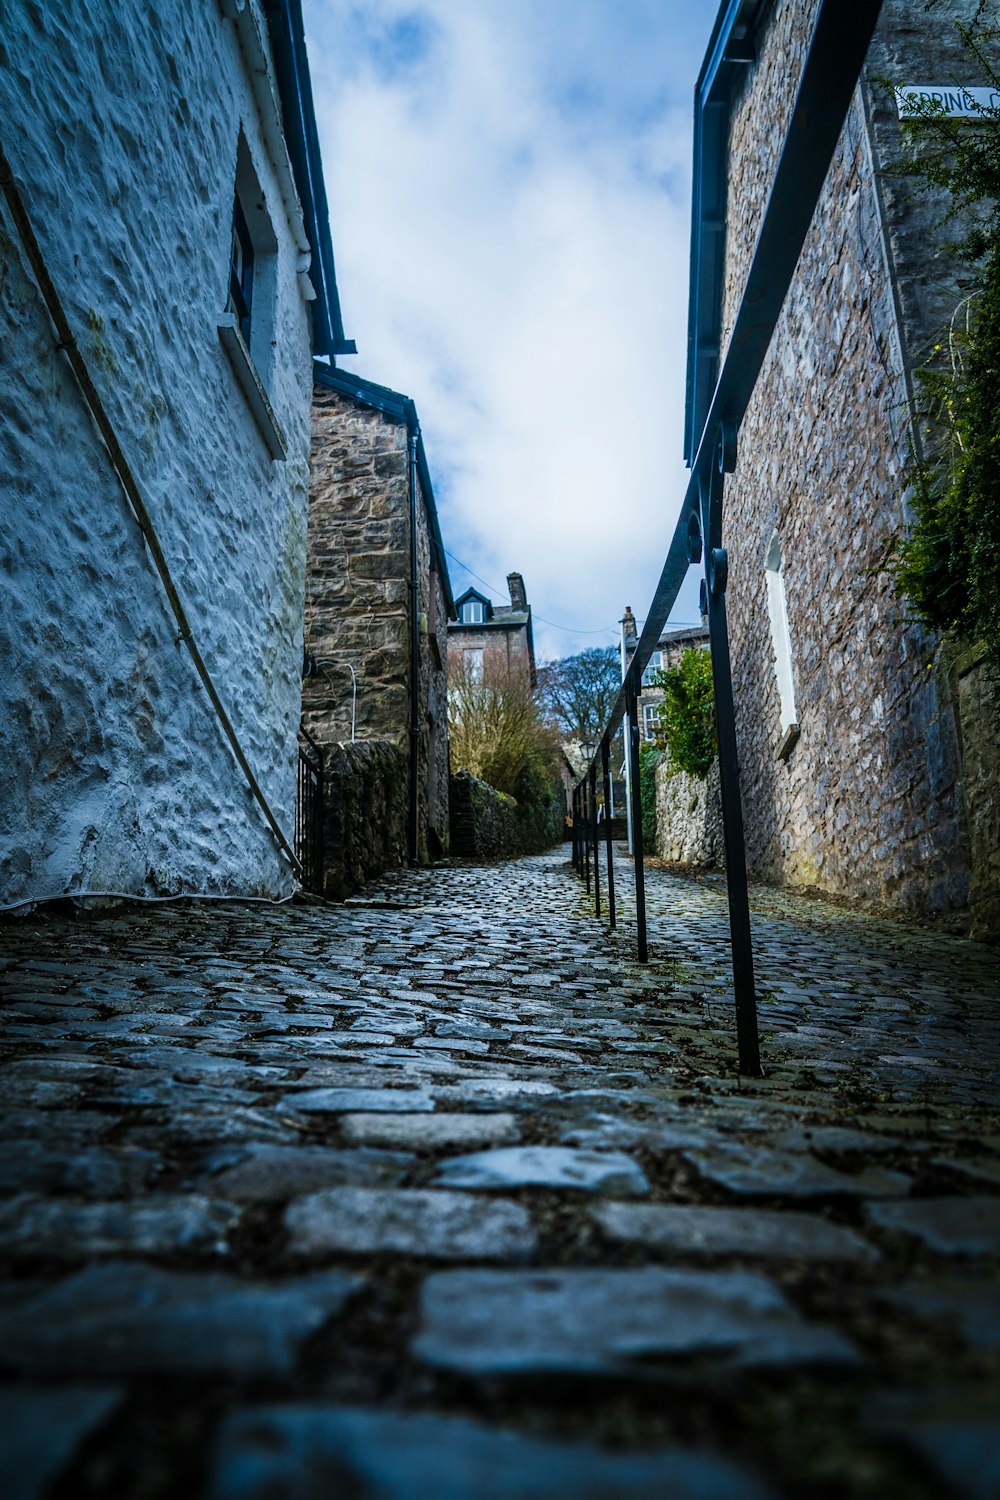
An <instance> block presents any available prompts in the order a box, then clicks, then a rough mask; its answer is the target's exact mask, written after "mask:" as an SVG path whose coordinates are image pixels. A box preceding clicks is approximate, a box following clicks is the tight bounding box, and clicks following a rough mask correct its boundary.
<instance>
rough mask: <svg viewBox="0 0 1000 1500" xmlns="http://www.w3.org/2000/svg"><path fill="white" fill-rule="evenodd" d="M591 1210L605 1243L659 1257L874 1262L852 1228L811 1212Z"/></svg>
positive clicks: (635, 1206)
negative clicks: (657, 1253) (638, 1247)
mask: <svg viewBox="0 0 1000 1500" xmlns="http://www.w3.org/2000/svg"><path fill="white" fill-rule="evenodd" d="M591 1212H592V1214H593V1217H594V1219H595V1220H596V1221H597V1223H598V1224H599V1225H600V1227H601V1229H602V1230H603V1232H604V1233H605V1234H606V1235H607V1236H608V1238H609V1239H610V1240H616V1241H620V1242H621V1243H623V1244H627V1245H641V1246H642V1247H643V1248H645V1249H647V1250H658V1251H660V1252H661V1253H662V1252H666V1251H670V1252H673V1253H675V1254H680V1255H692V1256H699V1257H701V1258H705V1257H715V1256H722V1255H738V1256H747V1257H750V1258H755V1259H760V1260H819V1261H829V1262H837V1261H854V1262H856V1263H858V1264H868V1265H871V1264H873V1263H874V1262H875V1261H877V1260H878V1259H879V1252H878V1251H877V1250H876V1249H875V1247H874V1245H871V1244H869V1243H868V1241H867V1240H864V1239H862V1238H861V1236H860V1235H859V1234H856V1233H855V1232H854V1230H852V1229H848V1228H846V1227H845V1226H844V1225H842V1224H831V1223H830V1221H829V1220H828V1219H822V1218H820V1217H819V1216H818V1215H817V1214H803V1213H794V1212H784V1213H776V1212H768V1211H767V1210H766V1209H760V1208H758V1209H750V1208H708V1207H702V1206H701V1205H694V1204H663V1203H602V1204H601V1205H600V1206H599V1207H596V1208H594V1209H592V1210H591Z"/></svg>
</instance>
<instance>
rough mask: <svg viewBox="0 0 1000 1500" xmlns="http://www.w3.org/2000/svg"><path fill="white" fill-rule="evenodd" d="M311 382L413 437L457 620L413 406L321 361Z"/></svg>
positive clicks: (434, 542)
mask: <svg viewBox="0 0 1000 1500" xmlns="http://www.w3.org/2000/svg"><path fill="white" fill-rule="evenodd" d="M313 380H314V382H315V383H316V384H317V385H323V386H326V387H327V388H328V389H329V390H333V391H337V392H338V394H339V395H341V396H347V397H348V399H349V400H351V401H356V402H357V404H358V405H359V406H366V407H367V408H368V409H369V410H370V411H377V412H381V413H382V415H383V416H385V417H388V418H389V419H390V420H391V421H394V422H398V423H400V424H405V426H406V428H407V430H408V431H409V432H410V433H411V434H412V435H413V436H415V437H416V440H417V474H418V476H419V479H420V489H421V491H422V493H423V497H424V508H425V510H426V511H427V523H428V526H429V528H430V533H431V548H432V550H433V552H434V558H435V562H436V564H437V571H438V573H439V575H440V578H441V584H442V587H443V589H444V599H445V607H446V609H447V612H448V619H449V620H454V619H457V612H456V609H455V596H454V594H453V593H452V588H451V578H450V576H449V573H448V557H447V554H446V552H445V550H444V541H443V540H442V537H441V523H440V521H439V519H438V512H437V501H436V500H435V498H434V485H433V482H432V480H431V471H430V466H429V465H428V462H427V451H426V449H425V447H424V438H423V433H422V432H421V430H420V419H419V417H418V416H417V408H416V403H415V402H414V401H412V400H411V398H410V397H409V396H404V395H403V393H402V392H401V391H394V390H392V389H390V387H389V386H387V385H376V383H375V381H374V380H366V379H365V378H364V376H363V375H355V374H353V373H352V372H351V371H348V370H340V369H337V367H336V366H335V365H326V364H324V363H323V362H322V360H313Z"/></svg>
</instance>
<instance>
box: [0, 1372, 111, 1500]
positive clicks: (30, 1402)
mask: <svg viewBox="0 0 1000 1500" xmlns="http://www.w3.org/2000/svg"><path fill="white" fill-rule="evenodd" d="M121 1401H122V1392H121V1390H118V1389H115V1388H114V1387H94V1386H62V1387H59V1386H56V1387H46V1386H38V1387H34V1386H15V1387H13V1388H11V1389H7V1390H0V1474H2V1475H3V1492H4V1495H5V1496H6V1500H43V1497H44V1496H45V1494H46V1493H47V1491H48V1488H49V1486H50V1484H52V1482H53V1481H54V1480H56V1479H58V1478H59V1476H60V1474H62V1472H63V1471H64V1470H65V1469H66V1468H67V1467H68V1465H69V1464H70V1462H71V1460H72V1458H73V1456H74V1454H75V1453H76V1451H77V1449H78V1448H79V1446H80V1444H81V1443H82V1442H83V1440H84V1439H85V1438H87V1437H89V1435H90V1434H91V1433H92V1432H94V1431H95V1430H96V1429H97V1428H98V1427H101V1426H102V1425H103V1424H104V1423H105V1422H106V1421H107V1420H108V1418H109V1417H110V1416H111V1414H112V1413H113V1412H114V1411H115V1409H116V1408H117V1407H118V1406H120V1405H121Z"/></svg>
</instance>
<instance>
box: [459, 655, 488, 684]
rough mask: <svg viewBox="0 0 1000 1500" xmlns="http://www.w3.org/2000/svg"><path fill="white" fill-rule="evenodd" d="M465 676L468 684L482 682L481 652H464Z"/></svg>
mask: <svg viewBox="0 0 1000 1500" xmlns="http://www.w3.org/2000/svg"><path fill="white" fill-rule="evenodd" d="M463 655H464V657H465V675H466V676H467V677H468V679H469V681H470V682H482V680H483V653H482V651H466V652H464V653H463Z"/></svg>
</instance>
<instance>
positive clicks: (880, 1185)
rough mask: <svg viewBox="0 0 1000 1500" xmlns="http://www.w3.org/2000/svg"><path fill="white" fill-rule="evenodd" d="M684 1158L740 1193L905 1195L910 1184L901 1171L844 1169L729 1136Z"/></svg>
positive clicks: (765, 1195) (711, 1179)
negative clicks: (846, 1170)
mask: <svg viewBox="0 0 1000 1500" xmlns="http://www.w3.org/2000/svg"><path fill="white" fill-rule="evenodd" d="M684 1160H685V1161H687V1162H690V1164H691V1166H693V1167H695V1168H696V1170H697V1171H698V1173H699V1174H700V1175H701V1176H702V1177H704V1178H705V1179H706V1180H707V1181H708V1182H714V1183H715V1184H716V1185H717V1186H718V1187H722V1188H726V1190H727V1191H728V1192H730V1193H735V1194H736V1195H737V1196H738V1197H740V1198H776V1197H777V1198H843V1197H848V1198H890V1197H900V1196H903V1195H905V1194H906V1193H908V1192H909V1190H910V1186H911V1179H910V1178H909V1177H907V1176H906V1175H905V1173H903V1172H891V1171H887V1170H886V1169H885V1168H884V1167H878V1166H875V1167H867V1168H865V1169H864V1170H862V1171H860V1172H857V1173H855V1174H848V1173H847V1172H838V1171H836V1169H835V1168H833V1167H828V1166H825V1165H824V1163H823V1162H821V1161H818V1160H817V1159H816V1158H815V1157H813V1156H810V1155H808V1154H807V1153H805V1152H793V1151H781V1150H771V1149H768V1148H767V1147H762V1146H759V1145H756V1144H755V1145H752V1146H749V1145H743V1144H741V1143H739V1142H731V1141H726V1142H715V1143H713V1144H712V1145H710V1146H706V1147H699V1148H695V1149H691V1150H687V1151H685V1152H684Z"/></svg>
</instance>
